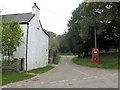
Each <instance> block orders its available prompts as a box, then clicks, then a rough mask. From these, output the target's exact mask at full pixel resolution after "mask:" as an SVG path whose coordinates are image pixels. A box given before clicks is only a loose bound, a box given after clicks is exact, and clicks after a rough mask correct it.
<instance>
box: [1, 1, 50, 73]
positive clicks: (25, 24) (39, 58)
mask: <svg viewBox="0 0 120 90" xmlns="http://www.w3.org/2000/svg"><path fill="white" fill-rule="evenodd" d="M39 12H40V8H39V7H38V6H37V5H36V3H34V6H33V7H32V13H23V14H9V15H2V20H6V21H10V20H15V21H17V22H19V24H20V27H21V29H22V30H23V32H24V37H23V43H21V45H20V47H18V48H17V51H16V52H15V53H14V56H15V57H16V58H23V59H24V62H23V69H24V70H26V71H28V70H31V69H35V68H39V67H44V66H46V65H47V64H48V39H49V37H48V35H47V33H46V32H45V31H44V29H43V28H42V25H41V22H40V20H39Z"/></svg>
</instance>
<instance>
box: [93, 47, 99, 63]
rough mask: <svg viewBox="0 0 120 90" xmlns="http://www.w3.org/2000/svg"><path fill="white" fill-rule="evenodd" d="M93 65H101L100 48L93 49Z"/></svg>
mask: <svg viewBox="0 0 120 90" xmlns="http://www.w3.org/2000/svg"><path fill="white" fill-rule="evenodd" d="M92 63H93V64H99V63H100V61H99V50H98V48H93V49H92Z"/></svg>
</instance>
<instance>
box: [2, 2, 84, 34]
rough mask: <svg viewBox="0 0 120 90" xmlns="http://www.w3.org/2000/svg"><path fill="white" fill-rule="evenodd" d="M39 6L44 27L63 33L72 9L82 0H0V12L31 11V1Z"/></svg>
mask: <svg viewBox="0 0 120 90" xmlns="http://www.w3.org/2000/svg"><path fill="white" fill-rule="evenodd" d="M34 2H36V4H37V5H38V6H39V8H40V20H41V23H42V26H43V28H44V29H46V30H48V31H52V32H54V33H56V34H57V35H58V34H63V33H64V31H67V23H68V20H69V19H70V17H71V13H72V11H73V10H74V9H75V8H76V7H78V5H79V4H80V3H81V2H83V0H0V9H3V11H2V14H15V13H28V12H32V6H33V3H34Z"/></svg>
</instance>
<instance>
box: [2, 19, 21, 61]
mask: <svg viewBox="0 0 120 90" xmlns="http://www.w3.org/2000/svg"><path fill="white" fill-rule="evenodd" d="M22 36H23V31H22V29H21V28H20V25H19V23H18V22H16V21H10V22H5V21H3V22H2V54H3V56H13V52H15V51H16V48H17V47H19V46H20V43H21V42H22ZM8 59H9V58H8Z"/></svg>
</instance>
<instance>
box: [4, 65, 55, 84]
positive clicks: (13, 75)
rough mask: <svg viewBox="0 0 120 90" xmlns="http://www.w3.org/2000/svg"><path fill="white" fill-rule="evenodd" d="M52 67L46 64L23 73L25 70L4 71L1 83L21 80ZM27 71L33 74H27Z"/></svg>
mask: <svg viewBox="0 0 120 90" xmlns="http://www.w3.org/2000/svg"><path fill="white" fill-rule="evenodd" d="M52 68H54V67H53V66H46V67H43V68H37V69H33V70H30V71H28V72H27V73H25V72H6V73H4V74H3V75H2V85H5V84H8V83H13V82H17V81H21V80H24V79H29V78H31V77H33V76H35V75H37V74H41V73H45V72H47V71H49V70H51V69H52ZM28 73H35V75H32V74H28Z"/></svg>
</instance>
